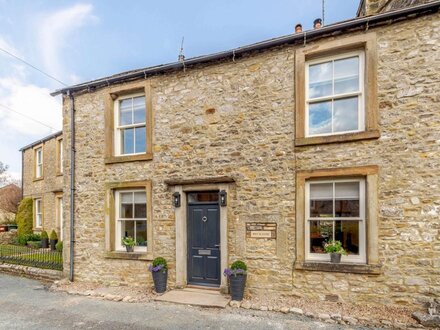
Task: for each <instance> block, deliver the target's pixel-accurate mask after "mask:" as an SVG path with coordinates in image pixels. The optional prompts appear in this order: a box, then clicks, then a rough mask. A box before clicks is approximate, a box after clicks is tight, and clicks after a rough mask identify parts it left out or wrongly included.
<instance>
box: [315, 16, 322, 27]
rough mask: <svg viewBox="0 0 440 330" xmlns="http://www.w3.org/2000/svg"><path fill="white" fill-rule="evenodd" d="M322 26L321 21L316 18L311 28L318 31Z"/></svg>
mask: <svg viewBox="0 0 440 330" xmlns="http://www.w3.org/2000/svg"><path fill="white" fill-rule="evenodd" d="M321 26H322V19H320V18H317V19H315V20H314V21H313V28H314V29H320V28H321Z"/></svg>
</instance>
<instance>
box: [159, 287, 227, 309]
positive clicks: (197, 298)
mask: <svg viewBox="0 0 440 330" xmlns="http://www.w3.org/2000/svg"><path fill="white" fill-rule="evenodd" d="M155 300H156V301H166V302H171V303H175V304H184V305H193V306H203V307H217V308H225V307H226V306H227V305H228V303H229V300H230V299H229V297H227V296H224V295H222V294H220V292H218V291H212V290H201V289H193V288H186V289H182V290H171V291H168V292H167V293H165V294H163V295H162V296H159V297H157V298H156V299H155Z"/></svg>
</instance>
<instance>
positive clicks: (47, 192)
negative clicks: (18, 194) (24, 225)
mask: <svg viewBox="0 0 440 330" xmlns="http://www.w3.org/2000/svg"><path fill="white" fill-rule="evenodd" d="M60 139H62V133H61V132H59V133H57V134H54V135H51V136H49V137H48V138H45V139H42V140H41V142H38V143H34V144H31V145H30V146H27V147H24V148H23V149H22V152H23V178H22V179H23V197H24V198H25V197H30V198H32V199H37V198H41V200H42V203H43V207H42V211H43V226H42V228H35V210H34V231H35V232H40V231H41V230H46V231H47V232H48V234H50V232H51V231H52V230H55V232H56V233H57V235H60V223H59V221H58V219H57V218H58V215H57V212H58V211H57V198H59V197H61V196H62V194H63V173H61V172H60V166H59V165H58V164H59V163H58V162H59V152H58V149H59V141H60ZM37 147H42V148H43V176H42V178H35V149H36V148H37ZM34 207H35V206H34Z"/></svg>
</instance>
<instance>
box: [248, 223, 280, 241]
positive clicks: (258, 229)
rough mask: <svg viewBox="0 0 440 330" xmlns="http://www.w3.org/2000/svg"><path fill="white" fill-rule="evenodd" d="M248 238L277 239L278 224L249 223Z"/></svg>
mask: <svg viewBox="0 0 440 330" xmlns="http://www.w3.org/2000/svg"><path fill="white" fill-rule="evenodd" d="M246 237H249V238H268V239H276V238H277V224H276V223H273V222H247V223H246Z"/></svg>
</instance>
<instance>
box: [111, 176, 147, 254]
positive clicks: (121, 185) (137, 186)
mask: <svg viewBox="0 0 440 330" xmlns="http://www.w3.org/2000/svg"><path fill="white" fill-rule="evenodd" d="M105 187H106V200H105V206H104V207H105V251H106V255H105V256H106V258H110V259H135V260H152V259H153V252H154V238H153V207H152V182H151V180H143V181H127V182H109V183H106V184H105ZM117 190H127V191H129V190H145V192H146V195H147V250H146V251H135V252H130V253H128V252H124V251H121V250H117V249H116V244H115V237H118V236H116V214H115V211H116V196H115V192H116V191H117Z"/></svg>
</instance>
